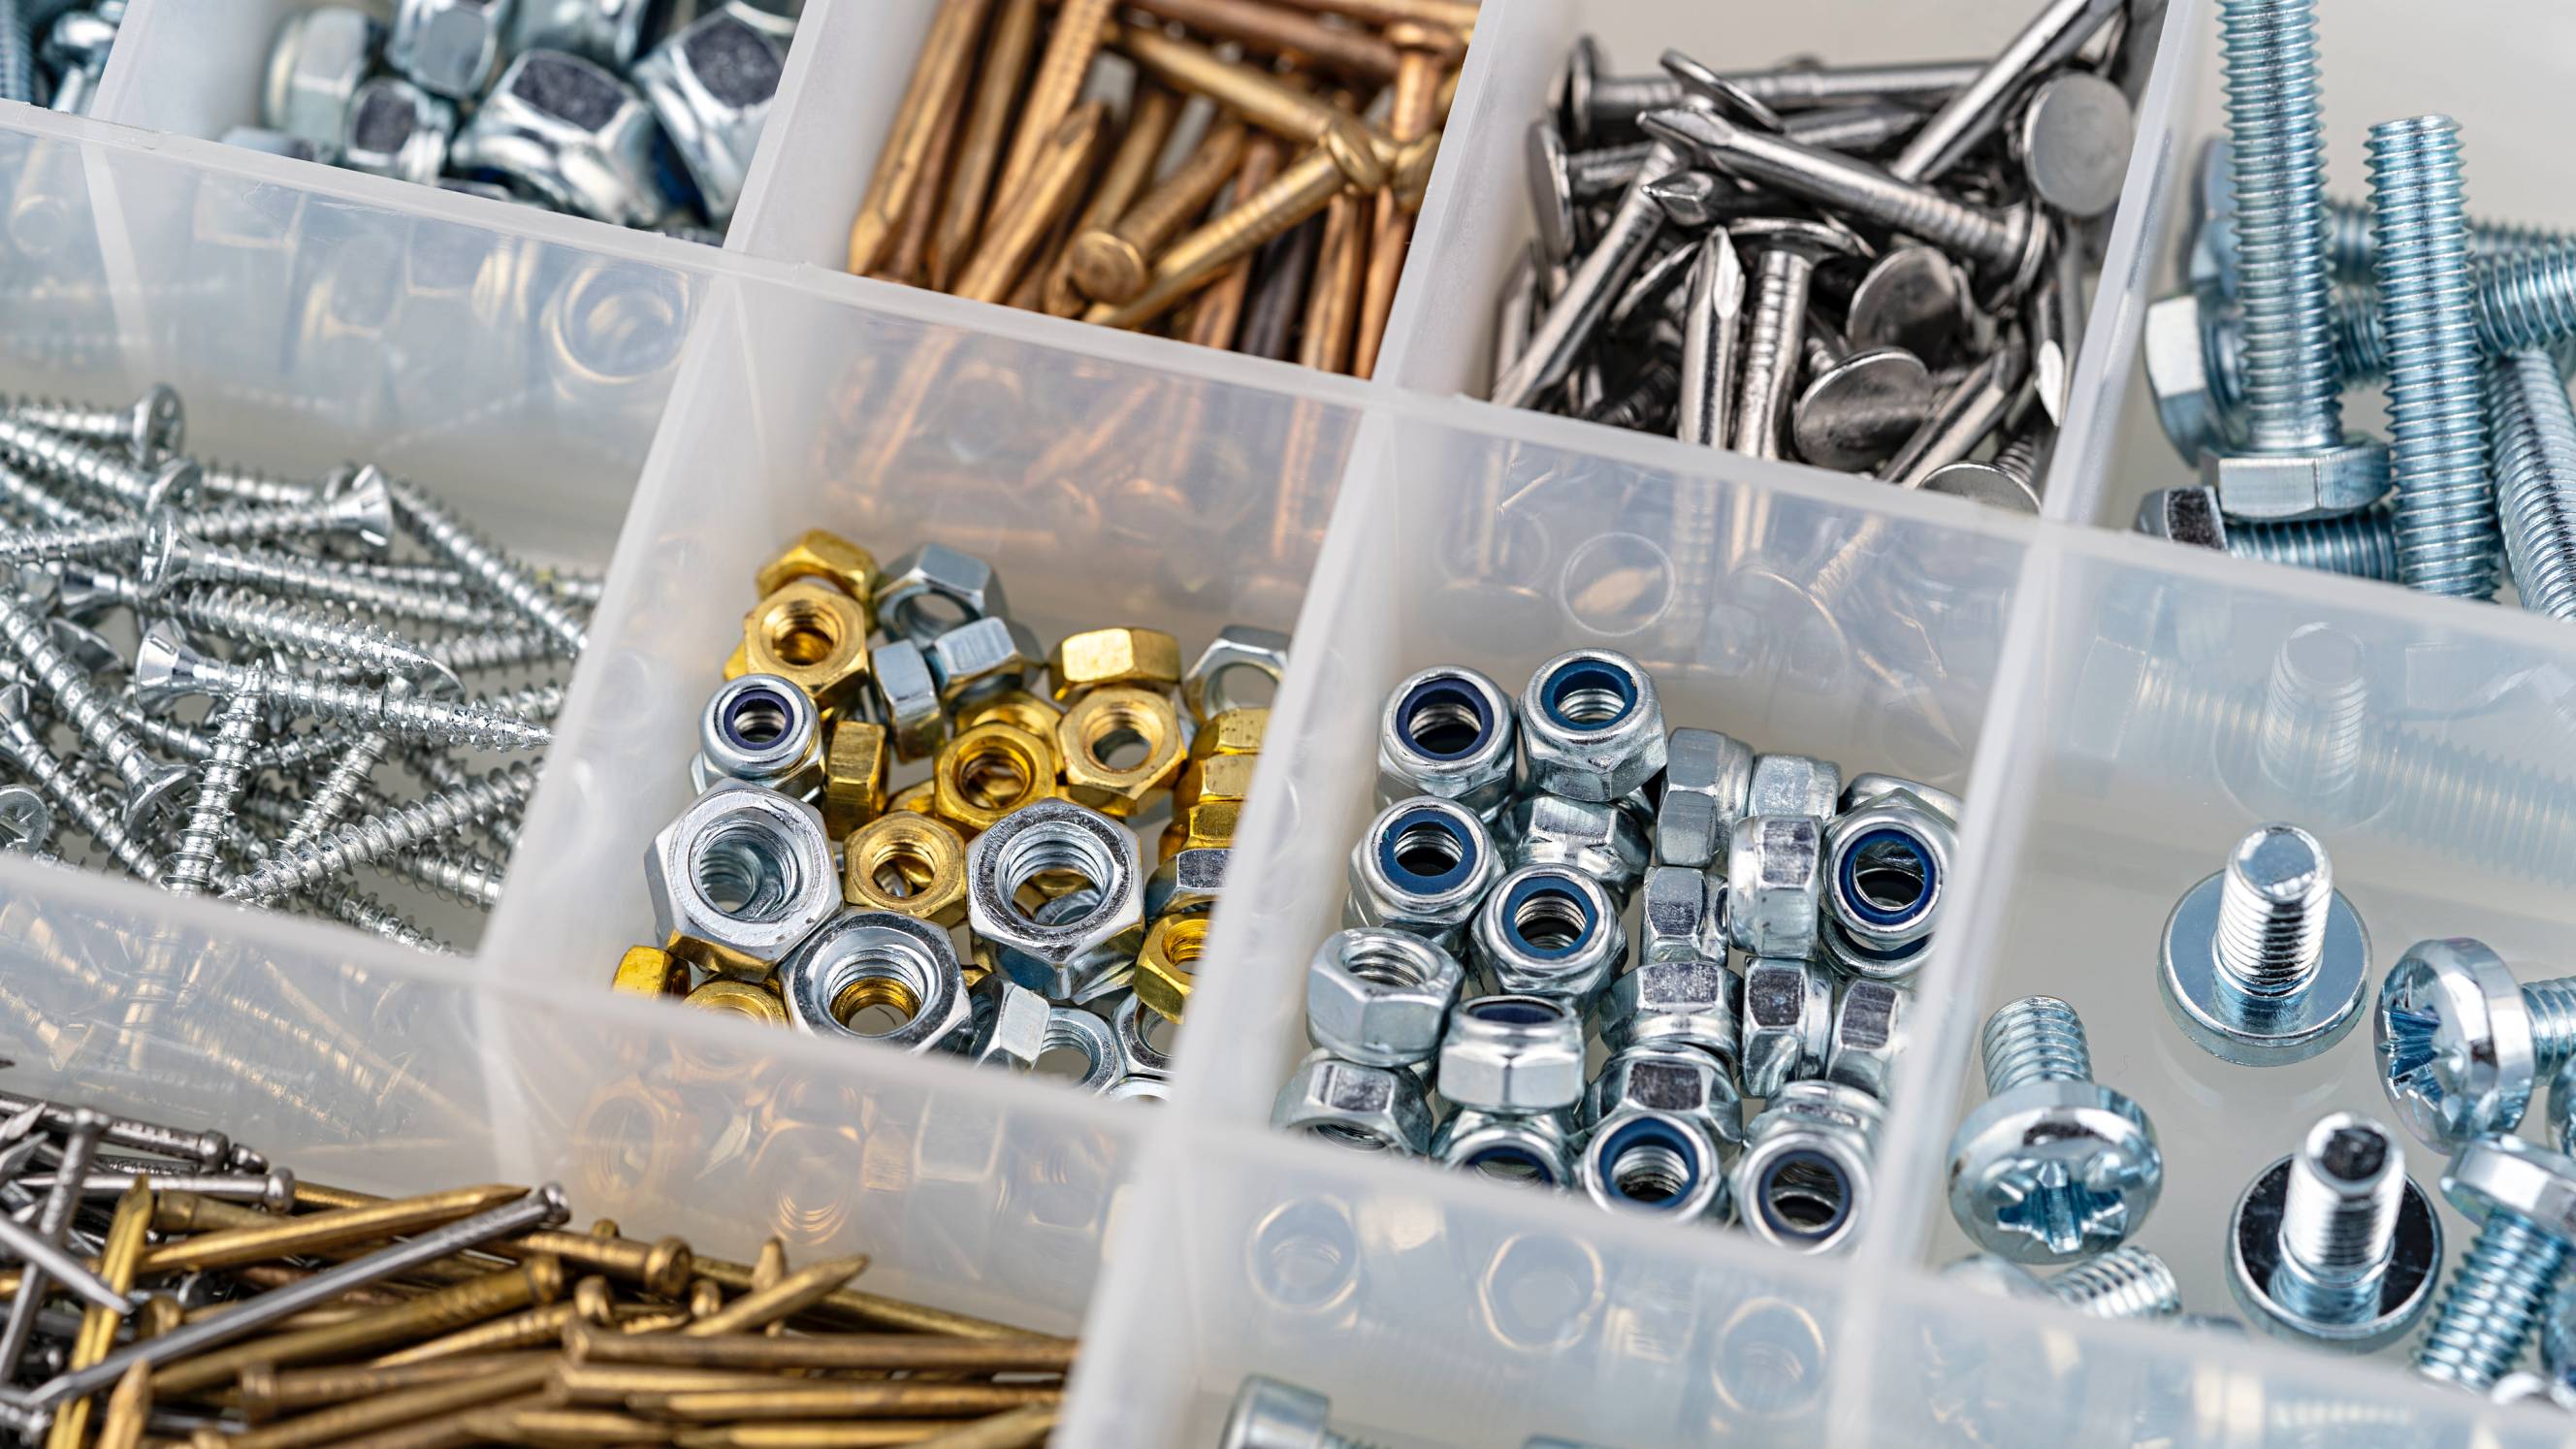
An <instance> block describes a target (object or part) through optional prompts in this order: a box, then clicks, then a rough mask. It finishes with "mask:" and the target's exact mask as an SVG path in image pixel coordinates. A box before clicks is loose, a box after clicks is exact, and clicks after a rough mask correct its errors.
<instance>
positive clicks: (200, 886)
mask: <svg viewBox="0 0 2576 1449" xmlns="http://www.w3.org/2000/svg"><path fill="white" fill-rule="evenodd" d="M259 718H260V704H259V701H258V700H256V699H253V698H251V697H250V696H248V695H240V696H237V697H235V698H233V699H231V700H229V701H226V703H225V705H224V707H223V709H222V710H221V711H220V712H218V714H217V715H216V719H215V744H214V753H213V754H212V755H211V756H209V757H208V758H207V760H206V765H205V769H204V770H202V771H201V772H199V774H198V776H197V803H196V804H195V805H194V806H192V807H191V808H190V809H189V811H188V824H187V828H186V829H185V830H183V831H181V832H180V834H179V844H178V848H177V849H175V850H173V851H172V852H171V853H170V856H169V858H168V859H167V860H166V861H165V862H164V863H163V867H162V874H161V884H162V887H163V888H164V889H166V890H169V891H171V892H173V893H175V894H178V895H183V896H201V895H204V894H205V893H206V892H207V891H209V890H211V889H212V888H213V887H214V883H215V867H216V853H217V851H218V850H219V849H220V847H221V846H222V844H223V840H224V827H225V825H226V824H227V823H229V822H230V821H231V819H232V817H233V810H234V808H235V806H236V805H237V804H238V803H239V802H240V800H241V793H242V786H243V784H244V783H245V782H247V781H248V780H249V778H250V751H251V742H252V740H253V739H254V738H255V737H256V736H257V735H258V733H259Z"/></svg>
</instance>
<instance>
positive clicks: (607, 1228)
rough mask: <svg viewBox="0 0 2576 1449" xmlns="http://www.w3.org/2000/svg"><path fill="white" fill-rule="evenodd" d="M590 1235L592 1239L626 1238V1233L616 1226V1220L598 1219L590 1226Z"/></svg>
mask: <svg viewBox="0 0 2576 1449" xmlns="http://www.w3.org/2000/svg"><path fill="white" fill-rule="evenodd" d="M590 1235H591V1236H592V1237H594V1238H622V1237H625V1236H626V1232H625V1230H624V1229H622V1228H620V1227H618V1226H617V1219H615V1218H598V1219H594V1220H593V1221H592V1223H591V1225H590Z"/></svg>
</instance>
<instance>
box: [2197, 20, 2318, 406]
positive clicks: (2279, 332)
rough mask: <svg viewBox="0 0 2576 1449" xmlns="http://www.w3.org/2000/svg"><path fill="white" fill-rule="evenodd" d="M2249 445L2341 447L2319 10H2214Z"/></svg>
mask: <svg viewBox="0 0 2576 1449" xmlns="http://www.w3.org/2000/svg"><path fill="white" fill-rule="evenodd" d="M2219 28H2220V44H2221V47H2222V49H2223V51H2224V53H2225V66H2226V72H2227V129H2228V138H2229V142H2230V145H2231V147H2232V153H2231V154H2232V164H2231V166H2230V178H2229V179H2230V183H2231V186H2232V188H2233V190H2234V193H2235V201H2236V222H2235V224H2236V238H2237V257H2238V262H2237V295H2238V298H2239V300H2240V302H2241V303H2242V304H2243V307H2244V314H2245V322H2244V333H2245V366H2244V385H2245V403H2246V437H2247V443H2248V446H2249V447H2250V448H2252V449H2253V450H2254V451H2255V452H2269V453H2281V452H2307V451H2311V450H2314V449H2319V448H2329V447H2336V446H2339V445H2341V443H2342V442H2343V404H2342V399H2341V397H2340V396H2339V394H2338V392H2337V389H2336V386H2335V378H2334V367H2333V348H2332V339H2331V336H2330V334H2329V332H2328V329H2327V325H2326V315H2327V307H2328V304H2329V302H2330V301H2331V300H2332V283H2333V274H2332V273H2331V272H2330V271H2329V270H2328V269H2327V266H2326V216H2325V172H2326V167H2325V125H2324V120H2323V115H2322V108H2321V105H2320V100H2319V95H2318V82H2317V35H2316V9H2315V0H2221V3H2220V6H2219Z"/></svg>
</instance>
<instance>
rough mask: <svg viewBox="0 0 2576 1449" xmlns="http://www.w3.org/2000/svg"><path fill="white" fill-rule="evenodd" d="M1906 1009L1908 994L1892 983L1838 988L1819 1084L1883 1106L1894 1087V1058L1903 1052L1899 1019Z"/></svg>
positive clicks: (1864, 982) (1863, 980)
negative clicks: (1848, 1089) (1823, 1082)
mask: <svg viewBox="0 0 2576 1449" xmlns="http://www.w3.org/2000/svg"><path fill="white" fill-rule="evenodd" d="M1912 1004H1913V1002H1912V999H1911V994H1910V993H1908V992H1907V991H1906V990H1905V988H1903V987H1901V986H1898V985H1897V984H1896V983H1895V982H1893V981H1874V980H1870V979H1868V978H1866V977H1864V978H1861V979H1859V980H1856V981H1853V982H1851V983H1850V984H1848V985H1846V986H1845V987H1843V997H1842V1000H1841V1001H1840V1002H1838V1003H1836V1005H1835V1007H1834V1030H1833V1035H1832V1036H1831V1037H1830V1038H1829V1039H1828V1040H1827V1042H1826V1044H1825V1080H1826V1081H1829V1082H1833V1083H1837V1084H1839V1085H1841V1086H1845V1087H1851V1088H1854V1089H1856V1090H1858V1091H1863V1092H1867V1093H1868V1094H1869V1095H1871V1096H1873V1097H1875V1098H1877V1099H1878V1100H1880V1101H1882V1102H1884V1101H1886V1100H1887V1093H1888V1089H1889V1088H1890V1087H1892V1086H1894V1085H1895V1083H1896V1058H1897V1056H1898V1054H1899V1053H1901V1052H1903V1051H1904V1050H1905V1015H1906V1012H1907V1011H1908V1010H1909V1009H1910V1008H1911V1007H1912Z"/></svg>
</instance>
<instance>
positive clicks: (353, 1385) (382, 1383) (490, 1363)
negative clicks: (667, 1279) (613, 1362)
mask: <svg viewBox="0 0 2576 1449" xmlns="http://www.w3.org/2000/svg"><path fill="white" fill-rule="evenodd" d="M554 1362H555V1355H554V1354H552V1353H518V1354H494V1355H492V1356H490V1357H488V1358H468V1359H441V1360H439V1361H437V1362H435V1363H415V1364H404V1365H402V1366H401V1367H399V1368H377V1367H374V1366H372V1365H370V1366H363V1367H358V1368H310V1369H290V1370H281V1369H279V1368H278V1367H277V1366H276V1365H274V1364H253V1365H251V1366H250V1367H248V1368H245V1369H243V1370H242V1372H241V1378H240V1380H239V1381H238V1387H236V1388H235V1390H234V1394H233V1398H234V1402H235V1403H236V1404H237V1405H239V1407H240V1408H241V1411H242V1413H243V1414H244V1415H245V1416H246V1417H248V1418H249V1419H250V1421H251V1422H252V1423H254V1424H256V1423H262V1422H265V1421H267V1420H270V1419H274V1418H276V1417H277V1416H278V1415H279V1414H282V1413H286V1412H289V1411H291V1410H296V1409H316V1408H323V1407H326V1406H328V1405H331V1404H343V1403H347V1402H348V1401H350V1400H351V1399H364V1398H373V1397H375V1396H376V1395H379V1394H390V1393H394V1392H397V1391H399V1390H403V1389H416V1388H419V1387H421V1386H423V1385H425V1384H443V1383H452V1382H454V1381H455V1380H457V1379H463V1378H477V1377H480V1376H482V1375H484V1374H489V1373H498V1372H500V1371H502V1370H505V1369H512V1368H517V1367H520V1366H522V1365H525V1364H543V1365H549V1366H551V1365H552V1364H553V1363H554Z"/></svg>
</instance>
